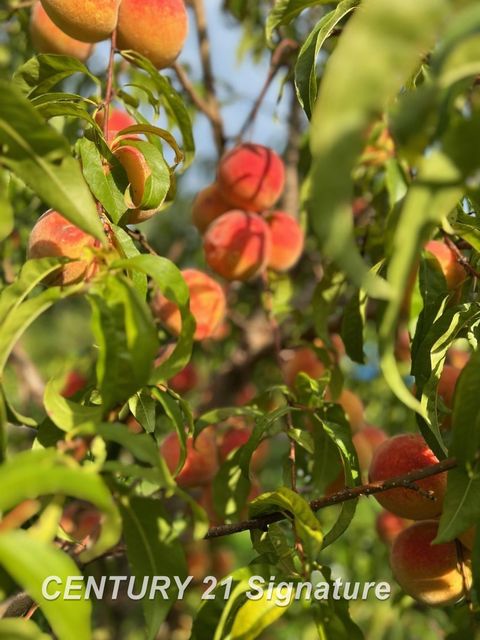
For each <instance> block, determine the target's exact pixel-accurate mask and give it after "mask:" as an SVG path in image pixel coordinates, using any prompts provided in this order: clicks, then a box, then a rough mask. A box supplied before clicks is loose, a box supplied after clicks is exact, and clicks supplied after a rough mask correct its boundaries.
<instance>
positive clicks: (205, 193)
mask: <svg viewBox="0 0 480 640" xmlns="http://www.w3.org/2000/svg"><path fill="white" fill-rule="evenodd" d="M284 184H285V168H284V165H283V162H282V160H281V158H280V157H279V156H278V155H277V154H276V153H275V152H274V151H273V150H272V149H269V148H268V147H265V146H262V145H260V144H251V143H245V144H240V145H238V146H236V147H235V148H233V149H232V150H231V151H229V152H228V153H226V154H225V155H224V156H223V158H221V160H220V163H219V166H218V171H217V180H216V182H214V183H213V184H212V185H210V186H208V187H206V188H205V189H203V190H202V191H200V193H199V194H198V195H197V197H196V199H195V201H194V203H193V209H192V219H193V223H194V224H195V226H196V227H197V229H198V230H199V231H200V233H202V234H203V247H204V251H205V259H206V261H207V264H208V265H209V266H210V268H211V269H212V270H213V271H215V273H217V274H218V275H220V276H222V277H223V278H225V279H226V280H250V279H252V278H255V277H257V276H258V275H260V274H261V273H262V272H263V271H264V270H265V269H267V268H269V269H272V270H274V271H288V270H289V269H291V268H292V267H293V266H294V265H295V264H296V262H297V261H298V259H299V258H300V256H301V254H302V251H303V243H304V237H303V232H302V229H301V227H300V225H299V224H298V222H297V220H296V219H295V218H294V217H293V216H291V215H289V214H288V213H286V212H284V211H272V210H271V209H272V208H273V207H274V205H275V204H276V202H277V201H278V199H279V198H280V196H281V194H282V191H283V188H284Z"/></svg>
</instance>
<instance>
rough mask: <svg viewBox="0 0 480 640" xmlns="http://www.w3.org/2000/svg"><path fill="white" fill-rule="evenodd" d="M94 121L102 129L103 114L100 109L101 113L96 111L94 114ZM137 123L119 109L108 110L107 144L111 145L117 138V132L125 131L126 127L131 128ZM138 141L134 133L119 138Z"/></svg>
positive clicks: (103, 122)
mask: <svg viewBox="0 0 480 640" xmlns="http://www.w3.org/2000/svg"><path fill="white" fill-rule="evenodd" d="M95 121H96V123H97V124H98V126H99V127H100V128H101V129H103V126H104V124H105V112H104V110H103V109H102V110H101V111H97V113H96V114H95ZM134 124H137V122H136V121H135V120H134V119H133V118H132V116H131V115H130V114H128V113H126V112H125V111H120V109H115V108H110V110H109V113H108V137H107V142H108V143H111V142H113V141H114V140H115V138H116V137H117V136H118V132H119V131H122V130H123V129H126V128H127V127H131V126H133V125H134ZM124 139H127V140H138V139H139V138H138V136H137V135H135V134H134V133H130V134H127V135H125V136H122V137H121V140H124Z"/></svg>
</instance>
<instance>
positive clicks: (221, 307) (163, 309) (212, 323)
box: [152, 269, 227, 340]
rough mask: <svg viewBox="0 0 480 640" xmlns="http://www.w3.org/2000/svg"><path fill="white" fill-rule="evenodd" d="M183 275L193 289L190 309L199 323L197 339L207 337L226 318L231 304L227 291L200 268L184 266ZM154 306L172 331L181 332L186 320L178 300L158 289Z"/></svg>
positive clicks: (153, 301) (191, 290)
mask: <svg viewBox="0 0 480 640" xmlns="http://www.w3.org/2000/svg"><path fill="white" fill-rule="evenodd" d="M182 276H183V278H184V280H185V282H186V283H187V286H188V289H189V291H190V311H191V312H192V315H193V317H194V318H195V322H196V323H197V327H196V329H195V335H194V339H195V340H206V339H207V338H210V337H211V336H212V334H213V333H214V332H215V330H216V329H217V328H218V326H219V325H220V324H221V323H222V322H223V319H224V317H225V313H226V307H227V301H226V298H225V293H224V292H223V289H222V287H221V286H220V285H219V284H218V282H216V281H215V280H213V278H211V277H210V276H208V275H207V274H206V273H203V272H202V271H198V270H197V269H184V270H183V271H182ZM152 309H153V312H154V314H155V316H156V317H157V318H158V319H159V320H160V322H162V323H163V324H164V325H165V326H166V327H167V329H168V330H169V331H171V332H172V333H173V334H174V335H177V336H178V335H179V334H180V331H181V326H182V320H181V317H180V311H179V309H178V307H177V306H176V305H175V303H173V302H171V301H170V300H167V298H165V296H163V295H162V294H161V293H159V292H157V294H156V295H155V296H154V298H153V300H152Z"/></svg>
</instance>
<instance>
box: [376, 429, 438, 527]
mask: <svg viewBox="0 0 480 640" xmlns="http://www.w3.org/2000/svg"><path fill="white" fill-rule="evenodd" d="M437 463H438V458H437V457H436V456H435V454H434V453H433V451H432V450H431V449H430V448H429V447H428V445H427V443H426V442H425V440H424V439H423V438H422V436H421V435H418V434H402V435H399V436H395V437H393V438H389V439H388V440H387V441H386V442H384V443H383V444H382V445H380V447H378V449H377V450H376V452H375V455H374V457H373V460H372V464H371V465H370V473H369V478H370V482H381V481H383V480H388V479H389V478H396V477H397V476H404V475H405V474H407V473H409V472H410V471H415V470H420V469H424V468H426V467H429V466H431V465H434V464H437ZM416 484H417V485H418V486H419V487H420V488H421V489H422V490H423V491H432V492H433V495H434V496H435V500H429V499H428V498H427V497H426V496H423V495H422V494H421V493H420V492H419V491H415V490H413V489H407V488H405V487H399V488H396V489H390V490H389V491H384V492H382V493H377V494H375V498H376V499H377V500H378V502H379V503H380V504H381V505H382V507H384V509H388V511H391V512H392V513H394V514H395V515H397V516H400V517H401V518H408V519H410V520H424V519H427V518H436V517H437V516H439V515H440V514H441V512H442V508H443V501H444V497H445V492H446V488H447V474H446V473H441V474H438V475H434V476H431V477H429V478H424V479H423V480H418V481H416Z"/></svg>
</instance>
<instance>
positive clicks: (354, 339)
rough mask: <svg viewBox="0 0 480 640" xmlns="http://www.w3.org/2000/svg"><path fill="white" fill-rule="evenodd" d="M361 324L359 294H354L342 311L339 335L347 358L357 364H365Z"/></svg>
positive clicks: (361, 314)
mask: <svg viewBox="0 0 480 640" xmlns="http://www.w3.org/2000/svg"><path fill="white" fill-rule="evenodd" d="M363 323H364V317H363V312H362V301H361V300H360V292H356V293H355V294H354V295H353V296H352V297H351V298H350V300H349V301H348V302H347V304H346V306H345V309H344V311H343V318H342V328H341V331H340V335H341V336H342V340H343V342H344V344H345V350H346V352H347V355H348V357H349V358H351V359H352V360H353V361H354V362H358V363H359V364H364V363H365V356H364V353H363Z"/></svg>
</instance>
